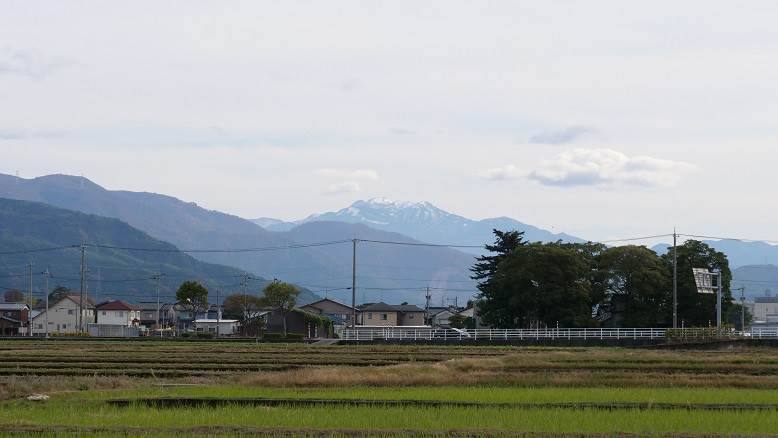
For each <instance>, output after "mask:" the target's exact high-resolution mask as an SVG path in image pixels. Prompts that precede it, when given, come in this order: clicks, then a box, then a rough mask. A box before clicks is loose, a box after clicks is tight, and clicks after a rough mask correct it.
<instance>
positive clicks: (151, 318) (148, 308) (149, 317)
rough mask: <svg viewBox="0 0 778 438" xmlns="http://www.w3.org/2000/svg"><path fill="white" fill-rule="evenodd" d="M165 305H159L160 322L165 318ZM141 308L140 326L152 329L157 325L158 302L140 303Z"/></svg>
mask: <svg viewBox="0 0 778 438" xmlns="http://www.w3.org/2000/svg"><path fill="white" fill-rule="evenodd" d="M163 306H164V303H160V304H159V307H160V309H159V320H160V321H162V319H163V318H162V317H163V316H164V310H163ZM138 307H139V308H140V325H142V326H144V327H146V328H148V329H152V328H154V326H156V325H157V323H158V322H157V302H156V301H153V302H151V301H143V302H140V303H138Z"/></svg>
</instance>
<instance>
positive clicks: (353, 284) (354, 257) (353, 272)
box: [351, 239, 358, 328]
mask: <svg viewBox="0 0 778 438" xmlns="http://www.w3.org/2000/svg"><path fill="white" fill-rule="evenodd" d="M357 242H358V240H357V239H353V240H352V241H351V244H352V255H351V318H352V319H351V328H356V327H357Z"/></svg>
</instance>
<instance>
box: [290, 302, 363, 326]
mask: <svg viewBox="0 0 778 438" xmlns="http://www.w3.org/2000/svg"><path fill="white" fill-rule="evenodd" d="M300 309H302V310H305V311H306V312H310V313H313V314H314V315H321V316H326V317H328V318H330V319H331V320H332V321H333V323H334V324H336V325H344V326H349V325H351V323H352V321H353V320H354V308H353V307H351V306H348V305H346V304H343V303H339V302H337V301H335V300H331V299H329V298H322V299H320V300H319V301H314V302H312V303H309V304H306V305H304V306H302V307H300Z"/></svg>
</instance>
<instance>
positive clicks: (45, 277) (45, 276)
mask: <svg viewBox="0 0 778 438" xmlns="http://www.w3.org/2000/svg"><path fill="white" fill-rule="evenodd" d="M49 277H51V272H49V268H46V271H44V272H43V281H44V286H43V293H44V294H45V295H46V309H45V310H44V314H45V321H43V323H44V324H45V325H46V330H45V333H46V337H47V338H48V337H49Z"/></svg>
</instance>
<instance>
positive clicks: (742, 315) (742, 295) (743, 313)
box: [740, 286, 746, 332]
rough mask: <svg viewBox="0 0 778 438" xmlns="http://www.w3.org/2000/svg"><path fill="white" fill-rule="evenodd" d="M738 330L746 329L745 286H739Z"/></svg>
mask: <svg viewBox="0 0 778 438" xmlns="http://www.w3.org/2000/svg"><path fill="white" fill-rule="evenodd" d="M740 331H741V332H744V331H746V287H745V286H743V287H741V288H740Z"/></svg>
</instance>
